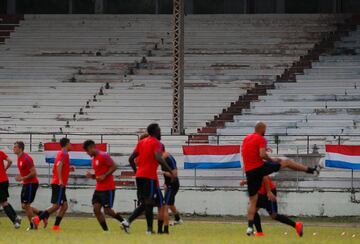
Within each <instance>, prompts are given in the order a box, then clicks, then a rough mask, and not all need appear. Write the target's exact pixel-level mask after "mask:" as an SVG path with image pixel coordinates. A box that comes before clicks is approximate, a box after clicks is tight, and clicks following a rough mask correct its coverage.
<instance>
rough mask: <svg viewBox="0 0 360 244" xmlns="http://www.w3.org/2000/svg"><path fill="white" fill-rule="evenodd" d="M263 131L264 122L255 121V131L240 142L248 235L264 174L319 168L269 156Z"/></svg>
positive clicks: (315, 171) (316, 170)
mask: <svg viewBox="0 0 360 244" xmlns="http://www.w3.org/2000/svg"><path fill="white" fill-rule="evenodd" d="M265 132H266V124H265V123H263V122H257V123H256V125H255V132H254V133H252V134H249V135H247V136H246V137H245V138H244V140H243V143H242V158H243V161H244V170H245V173H246V179H247V188H248V194H249V206H248V228H247V230H246V234H247V235H249V236H250V235H253V234H254V228H253V226H254V215H255V213H256V203H257V200H258V191H259V189H260V187H261V183H262V180H263V177H264V176H267V175H269V174H272V173H274V172H277V171H279V170H280V169H282V168H290V169H292V170H295V171H303V172H306V173H309V174H315V175H319V173H320V170H321V166H320V165H317V166H316V167H308V166H305V165H302V164H299V163H296V162H294V161H293V160H290V159H280V158H271V157H270V156H269V155H268V154H267V142H266V139H265V138H264V135H265Z"/></svg>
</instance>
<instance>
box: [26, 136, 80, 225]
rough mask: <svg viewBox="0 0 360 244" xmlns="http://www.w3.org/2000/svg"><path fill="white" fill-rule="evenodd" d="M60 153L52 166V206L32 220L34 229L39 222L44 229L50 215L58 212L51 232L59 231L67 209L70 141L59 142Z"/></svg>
mask: <svg viewBox="0 0 360 244" xmlns="http://www.w3.org/2000/svg"><path fill="white" fill-rule="evenodd" d="M60 146H61V151H59V152H58V153H57V155H56V158H55V162H54V166H53V178H52V181H51V190H52V194H51V204H52V206H51V207H50V208H48V209H46V210H44V211H42V212H41V214H40V215H39V216H36V217H34V218H32V223H33V226H34V227H35V229H37V228H38V226H39V223H40V221H41V220H43V222H44V228H46V226H47V223H48V218H49V217H50V215H51V214H53V213H55V212H56V211H58V210H59V212H58V215H57V216H56V219H55V224H54V226H53V228H52V230H53V231H59V230H60V223H61V220H62V218H63V217H64V215H65V213H66V210H67V209H68V203H67V198H66V186H67V183H68V180H69V175H70V172H73V171H74V167H72V166H70V157H69V151H70V150H71V144H70V140H69V139H68V138H65V137H64V138H62V139H61V140H60Z"/></svg>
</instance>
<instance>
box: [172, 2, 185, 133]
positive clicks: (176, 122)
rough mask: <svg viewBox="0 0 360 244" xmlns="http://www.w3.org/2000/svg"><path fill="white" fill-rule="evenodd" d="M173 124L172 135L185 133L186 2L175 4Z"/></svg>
mask: <svg viewBox="0 0 360 244" xmlns="http://www.w3.org/2000/svg"><path fill="white" fill-rule="evenodd" d="M173 6H174V7H173V21H174V23H173V25H174V29H173V31H174V33H173V35H174V40H173V56H174V64H173V89H174V91H173V124H172V134H174V135H182V134H184V133H185V131H184V0H174V4H173Z"/></svg>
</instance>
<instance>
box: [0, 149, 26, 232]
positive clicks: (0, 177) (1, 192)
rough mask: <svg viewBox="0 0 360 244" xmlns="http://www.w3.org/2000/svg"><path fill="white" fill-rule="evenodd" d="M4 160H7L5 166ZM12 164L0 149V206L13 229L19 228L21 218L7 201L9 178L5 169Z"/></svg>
mask: <svg viewBox="0 0 360 244" xmlns="http://www.w3.org/2000/svg"><path fill="white" fill-rule="evenodd" d="M4 161H7V164H6V167H5V165H4ZM11 165H12V160H11V159H10V158H9V156H8V155H6V153H4V152H3V151H0V206H1V207H2V208H3V209H4V212H5V213H6V215H7V216H8V218H9V219H10V220H11V222H12V223H13V224H14V227H15V229H19V228H20V225H21V218H20V217H18V216H17V214H16V212H15V210H14V208H13V207H12V206H11V204H10V203H8V201H7V199H8V197H9V179H8V176H7V174H6V171H7V170H8V169H9V168H10V166H11Z"/></svg>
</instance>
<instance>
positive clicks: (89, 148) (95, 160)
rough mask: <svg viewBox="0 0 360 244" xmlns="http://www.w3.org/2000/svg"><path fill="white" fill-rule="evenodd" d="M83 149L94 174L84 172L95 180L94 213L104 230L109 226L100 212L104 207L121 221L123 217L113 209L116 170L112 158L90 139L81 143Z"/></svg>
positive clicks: (110, 214)
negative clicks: (89, 160) (114, 174)
mask: <svg viewBox="0 0 360 244" xmlns="http://www.w3.org/2000/svg"><path fill="white" fill-rule="evenodd" d="M83 148H84V150H85V151H86V152H87V154H88V155H89V156H90V157H92V168H93V169H94V174H92V173H91V172H87V173H86V177H87V178H90V179H94V180H96V188H95V192H94V195H93V198H92V205H93V209H94V214H95V216H96V218H97V220H98V222H99V224H100V225H101V227H102V229H103V230H104V231H108V230H109V228H108V226H107V224H106V220H105V216H104V214H103V213H102V212H101V209H102V208H103V209H104V212H105V214H106V215H108V216H111V217H112V218H114V219H116V220H118V221H119V222H123V221H124V219H123V217H121V215H120V213H116V212H115V211H114V210H113V204H114V199H115V181H114V176H113V173H114V172H115V171H116V168H117V167H116V164H115V162H114V161H113V160H112V158H111V157H110V156H109V155H108V154H107V153H106V152H102V151H100V150H98V149H97V148H96V144H95V142H94V141H92V140H87V141H85V142H84V144H83Z"/></svg>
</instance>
